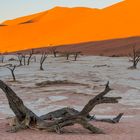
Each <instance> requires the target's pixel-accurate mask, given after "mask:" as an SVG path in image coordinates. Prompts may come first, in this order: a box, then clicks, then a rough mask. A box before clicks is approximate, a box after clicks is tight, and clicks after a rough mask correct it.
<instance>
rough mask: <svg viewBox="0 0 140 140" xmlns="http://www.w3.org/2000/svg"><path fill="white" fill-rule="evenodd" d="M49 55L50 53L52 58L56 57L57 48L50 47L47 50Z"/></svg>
mask: <svg viewBox="0 0 140 140" xmlns="http://www.w3.org/2000/svg"><path fill="white" fill-rule="evenodd" d="M48 49H49V51H50V53H52V54H53V55H54V57H57V53H58V51H57V48H56V47H51V48H48Z"/></svg>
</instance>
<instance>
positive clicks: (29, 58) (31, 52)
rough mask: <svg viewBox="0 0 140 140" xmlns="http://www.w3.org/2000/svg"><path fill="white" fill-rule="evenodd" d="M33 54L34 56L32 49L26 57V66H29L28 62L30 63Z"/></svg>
mask: <svg viewBox="0 0 140 140" xmlns="http://www.w3.org/2000/svg"><path fill="white" fill-rule="evenodd" d="M33 54H34V50H33V49H32V50H31V51H30V54H29V57H28V60H27V65H30V61H31V58H32V56H33Z"/></svg>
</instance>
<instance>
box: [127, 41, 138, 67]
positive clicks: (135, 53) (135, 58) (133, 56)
mask: <svg viewBox="0 0 140 140" xmlns="http://www.w3.org/2000/svg"><path fill="white" fill-rule="evenodd" d="M135 46H136V45H135V44H134V46H133V50H132V54H131V60H130V61H132V62H133V65H132V66H131V67H129V69H136V68H137V64H138V62H139V61H140V50H136V48H135Z"/></svg>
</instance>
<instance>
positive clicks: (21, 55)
mask: <svg viewBox="0 0 140 140" xmlns="http://www.w3.org/2000/svg"><path fill="white" fill-rule="evenodd" d="M17 58H18V61H19V65H20V66H22V65H23V64H22V59H23V54H22V53H17Z"/></svg>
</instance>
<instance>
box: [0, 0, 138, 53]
mask: <svg viewBox="0 0 140 140" xmlns="http://www.w3.org/2000/svg"><path fill="white" fill-rule="evenodd" d="M139 5H140V1H138V0H125V1H123V2H120V3H118V4H115V5H113V6H110V7H107V8H104V9H101V10H99V9H90V8H83V7H79V8H66V7H55V8H53V9H51V10H48V11H45V12H41V13H39V14H34V15H30V16H26V17H21V18H18V19H14V20H10V21H5V22H4V23H3V25H8V26H0V51H15V50H23V49H28V48H37V47H43V46H48V45H50V44H53V45H60V44H74V43H81V42H88V41H97V40H105V39H113V38H124V37H130V36H139V35H140V28H139V26H140V19H139V13H140V8H139Z"/></svg>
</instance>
